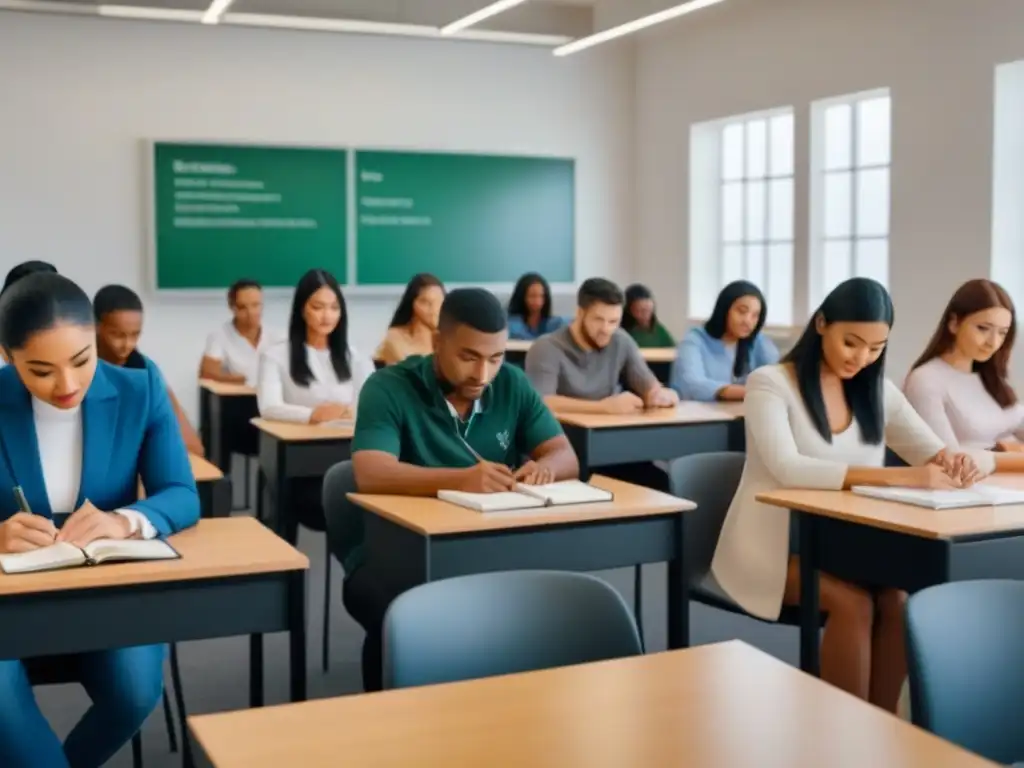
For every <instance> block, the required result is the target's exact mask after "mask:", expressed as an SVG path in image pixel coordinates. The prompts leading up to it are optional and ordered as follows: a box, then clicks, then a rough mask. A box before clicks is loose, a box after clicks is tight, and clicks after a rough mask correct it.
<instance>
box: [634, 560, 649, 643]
mask: <svg viewBox="0 0 1024 768" xmlns="http://www.w3.org/2000/svg"><path fill="white" fill-rule="evenodd" d="M633 618H634V619H636V628H637V629H638V630H639V631H640V643H641V645H643V646H644V650H646V649H647V643H645V642H644V567H643V566H642V565H636V566H634V567H633Z"/></svg>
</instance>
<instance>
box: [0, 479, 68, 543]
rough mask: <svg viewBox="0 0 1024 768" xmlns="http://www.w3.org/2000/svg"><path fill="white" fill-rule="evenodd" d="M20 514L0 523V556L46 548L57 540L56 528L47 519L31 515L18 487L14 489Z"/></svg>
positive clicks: (17, 513) (23, 495)
mask: <svg viewBox="0 0 1024 768" xmlns="http://www.w3.org/2000/svg"><path fill="white" fill-rule="evenodd" d="M14 497H15V499H17V501H18V507H19V508H20V510H21V511H20V512H16V513H14V514H13V515H11V517H9V518H7V520H5V521H4V522H3V523H0V554H5V555H6V554H15V553H18V552H29V551H31V550H33V549H39V548H40V547H48V546H50V545H51V544H53V543H54V541H56V539H57V526H55V525H54V524H53V521H52V520H50V519H49V518H45V517H40V516H39V515H34V514H32V510H31V508H29V506H28V501H27V500H26V499H25V494H24V492H23V491H22V490H21V488H20V487H18V488H15V489H14Z"/></svg>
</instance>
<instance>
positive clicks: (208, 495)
mask: <svg viewBox="0 0 1024 768" xmlns="http://www.w3.org/2000/svg"><path fill="white" fill-rule="evenodd" d="M188 460H189V462H190V463H191V464H192V475H193V477H195V479H196V490H198V491H199V510H200V511H199V514H200V515H201V516H202V517H228V516H229V515H230V514H231V481H230V480H228V478H226V477H224V473H223V472H221V471H220V470H219V469H217V467H215V466H214V465H213V464H211V463H210V462H209V461H207V460H206V459H204V458H202V457H200V456H195V455H194V454H191V453H190V454H189V455H188Z"/></svg>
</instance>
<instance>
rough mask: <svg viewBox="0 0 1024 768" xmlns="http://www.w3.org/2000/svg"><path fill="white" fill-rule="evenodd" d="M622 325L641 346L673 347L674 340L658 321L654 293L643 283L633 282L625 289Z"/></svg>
mask: <svg viewBox="0 0 1024 768" xmlns="http://www.w3.org/2000/svg"><path fill="white" fill-rule="evenodd" d="M622 327H623V328H624V329H625V330H626V331H627V332H628V333H629V335H630V336H632V337H633V341H635V342H636V343H637V346H638V347H641V348H658V347H674V346H675V345H676V340H675V339H673V338H672V334H671V333H669V332H668V329H667V328H666V327H665V326H664V325H662V324H661V323H660V322H659V321H658V313H657V312H656V311H655V307H654V295H653V294H652V293H651V291H650V290H649V289H648V288H647V286H645V285H640V284H639V283H635V284H633V285H631V286H629V287H628V288H627V289H626V311H625V312H624V313H623V315H622Z"/></svg>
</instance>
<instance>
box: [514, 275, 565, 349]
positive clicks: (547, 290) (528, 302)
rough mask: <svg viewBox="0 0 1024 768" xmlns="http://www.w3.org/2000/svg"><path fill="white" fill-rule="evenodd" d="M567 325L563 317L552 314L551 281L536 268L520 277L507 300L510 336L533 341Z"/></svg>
mask: <svg viewBox="0 0 1024 768" xmlns="http://www.w3.org/2000/svg"><path fill="white" fill-rule="evenodd" d="M564 325H565V320H564V319H562V318H561V317H558V316H557V315H552V314H551V287H550V286H549V285H548V281H547V280H545V279H544V278H543V277H542V276H541V275H539V274H537V273H536V272H527V273H526V274H525V275H523V276H522V277H520V278H519V280H518V281H517V282H516V286H515V289H514V290H513V291H512V297H511V298H510V299H509V302H508V337H509V338H510V339H515V340H516V341H532V340H534V339H538V338H540V337H541V336H543V335H545V334H547V333H551V332H552V331H557V330H558V329H559V328H561V327H563V326H564Z"/></svg>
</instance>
